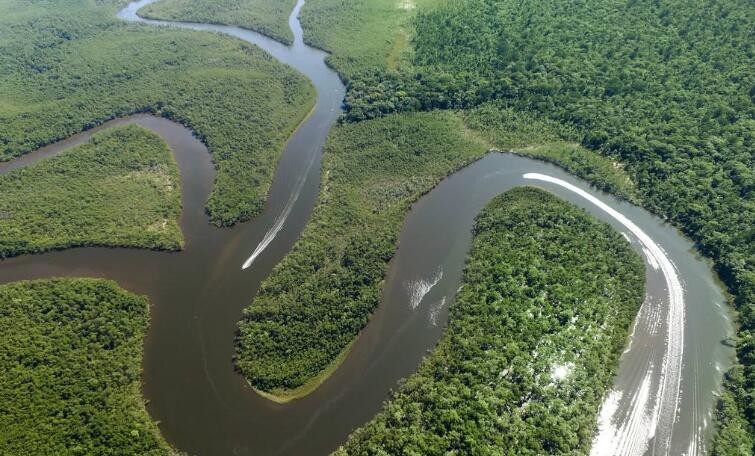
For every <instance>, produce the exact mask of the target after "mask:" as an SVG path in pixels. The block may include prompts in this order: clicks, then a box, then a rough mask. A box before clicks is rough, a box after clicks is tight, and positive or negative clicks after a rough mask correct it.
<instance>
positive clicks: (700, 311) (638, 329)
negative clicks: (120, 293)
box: [0, 0, 733, 455]
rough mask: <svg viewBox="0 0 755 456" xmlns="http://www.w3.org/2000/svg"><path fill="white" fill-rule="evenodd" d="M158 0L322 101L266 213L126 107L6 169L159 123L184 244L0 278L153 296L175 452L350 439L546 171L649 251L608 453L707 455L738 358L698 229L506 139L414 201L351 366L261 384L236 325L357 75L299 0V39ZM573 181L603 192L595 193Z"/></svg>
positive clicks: (282, 166) (33, 259)
mask: <svg viewBox="0 0 755 456" xmlns="http://www.w3.org/2000/svg"><path fill="white" fill-rule="evenodd" d="M153 1H154V0H142V1H139V2H135V3H131V4H129V5H128V6H127V7H125V8H124V9H123V10H122V11H121V12H120V13H119V14H118V16H119V17H120V18H122V19H124V20H128V21H134V22H140V23H144V24H149V26H152V25H158V26H160V25H162V26H172V27H182V28H189V29H194V30H203V31H212V32H220V33H224V34H228V35H232V36H234V37H237V38H240V39H242V40H245V41H247V42H249V43H252V44H254V45H257V46H259V47H261V48H262V49H264V50H265V51H267V52H269V53H270V54H271V55H272V56H273V57H275V58H276V59H278V60H280V61H281V62H283V63H285V64H288V65H290V66H292V67H293V68H295V69H297V70H299V71H300V72H302V73H303V74H304V75H306V76H307V77H308V78H309V79H310V80H311V81H312V82H313V83H314V85H315V87H316V89H317V93H318V98H317V105H316V107H315V110H314V112H313V113H312V115H311V116H310V117H308V118H307V120H305V121H304V122H303V123H302V125H301V126H300V127H299V128H298V129H297V130H296V132H295V133H294V134H293V136H292V137H291V138H290V139H289V141H288V143H287V144H286V147H285V150H284V151H283V154H282V156H281V159H280V161H279V164H278V168H277V171H276V175H275V180H274V182H273V185H272V187H271V190H270V193H269V197H268V201H267V204H266V207H265V210H264V212H263V214H262V215H260V216H259V217H257V218H256V219H254V220H252V221H250V222H246V223H242V224H239V225H238V226H236V227H233V228H227V229H218V228H214V227H212V226H210V225H209V224H208V220H207V217H206V215H205V213H204V203H205V201H206V198H207V196H208V194H209V191H210V189H211V186H212V182H213V179H214V171H213V167H212V163H211V161H210V155H209V153H208V151H207V149H206V147H205V146H204V145H203V144H202V143H201V142H199V141H198V140H197V139H195V138H194V137H193V136H192V134H191V132H190V131H189V130H187V129H186V128H184V127H182V126H180V125H178V124H175V123H173V122H171V121H168V120H166V119H161V118H156V117H153V116H150V115H143V114H139V115H134V116H130V117H127V118H123V119H117V120H114V121H111V122H108V123H106V124H104V125H102V126H100V127H98V128H96V129H94V130H90V131H87V132H84V133H81V134H78V135H75V136H73V137H72V138H69V139H67V140H64V141H61V142H59V143H56V144H53V145H50V146H47V147H45V148H43V149H40V150H39V151H36V152H34V153H32V154H29V155H27V156H24V157H21V158H19V159H17V160H15V161H12V162H8V163H4V164H0V174H3V173H6V172H8V171H9V170H11V169H14V168H18V167H20V166H25V165H28V164H29V163H33V162H34V161H36V160H39V159H43V158H45V157H47V156H51V155H54V154H56V153H58V152H60V151H63V150H65V149H66V148H68V147H70V146H72V145H74V144H77V143H81V142H83V141H85V140H86V139H87V138H89V137H90V136H91V134H92V133H93V132H94V131H96V130H100V129H103V128H109V127H111V126H115V125H120V124H127V123H136V124H139V125H142V126H145V127H147V128H150V129H152V130H153V131H155V132H157V133H158V134H160V135H161V136H162V137H163V138H164V139H165V140H166V141H167V142H168V144H169V145H170V147H171V149H172V150H173V152H174V154H175V156H176V160H177V162H178V164H179V168H180V171H181V181H182V188H183V196H182V198H183V213H182V215H181V219H180V223H181V227H182V229H183V232H184V236H185V238H186V248H185V249H184V250H183V251H182V252H178V253H166V252H153V251H144V250H136V249H108V248H77V249H69V250H65V251H58V252H50V253H45V254H41V255H26V256H21V257H17V258H13V259H9V260H5V261H2V262H0V283H7V282H11V281H15V280H21V279H31V278H42V277H53V276H85V277H108V278H111V279H114V280H116V281H117V282H118V283H119V284H120V285H121V286H123V287H125V288H127V289H129V290H132V291H135V292H137V293H142V294H146V295H148V296H149V298H150V302H151V303H152V313H151V326H150V329H149V333H148V335H147V339H146V341H145V357H144V388H143V390H144V394H145V396H146V398H147V399H148V401H149V403H148V409H149V411H150V413H151V415H152V417H153V418H154V419H155V420H157V421H158V422H159V423H160V429H161V431H162V432H163V434H164V435H165V437H166V438H167V439H168V440H169V441H170V442H171V443H172V444H174V445H175V446H176V447H177V448H178V449H180V450H182V451H185V452H187V453H189V454H198V455H226V454H231V455H268V454H270V455H273V454H286V455H322V454H327V453H328V452H329V451H332V450H334V449H335V448H337V446H338V445H339V444H340V443H342V442H343V441H344V440H345V439H346V437H347V436H348V434H349V432H351V431H352V430H353V429H355V428H356V427H358V426H360V425H361V424H363V423H365V422H366V421H367V420H369V419H370V417H372V416H374V415H375V413H376V412H377V411H378V410H379V409H380V407H381V405H382V402H383V401H384V400H385V399H386V398H387V397H388V395H389V392H390V390H391V389H395V388H396V386H397V384H398V380H399V379H400V378H402V377H407V376H409V375H410V374H411V373H412V372H413V371H415V370H416V368H417V365H418V364H419V362H420V360H421V359H422V357H423V356H424V355H425V354H426V353H427V352H428V350H430V349H432V347H433V346H434V345H435V344H436V342H437V340H438V339H439V337H440V336H441V334H442V332H443V328H444V325H445V322H446V319H447V309H448V306H449V305H450V304H451V302H452V301H453V298H454V295H455V292H456V289H457V288H458V286H459V283H460V279H461V272H462V268H463V265H464V259H465V257H466V254H467V251H468V249H469V246H470V243H471V227H472V224H473V220H474V217H475V216H476V215H477V213H478V212H479V211H480V209H481V208H482V207H483V206H484V205H485V204H486V203H487V202H488V201H489V200H490V199H491V198H492V197H494V196H496V195H498V194H499V193H501V192H503V191H506V190H508V189H510V188H513V187H516V186H520V185H537V186H540V187H543V188H545V189H547V190H548V191H551V192H553V193H554V194H556V195H558V196H560V197H561V198H563V199H565V200H568V201H571V202H573V203H575V204H577V205H579V206H582V207H584V208H585V209H587V210H588V211H589V212H591V213H592V214H594V215H595V216H596V217H598V218H600V219H602V220H605V221H606V222H608V223H610V224H612V225H613V226H614V227H615V228H616V229H617V230H618V231H620V232H622V233H625V235H626V237H627V239H628V240H629V241H630V242H631V243H632V245H633V246H634V247H635V248H636V249H637V251H638V252H640V253H641V254H643V256H644V257H645V259H646V265H647V296H646V299H645V303H644V304H643V307H642V309H641V310H640V313H639V315H638V317H637V320H636V322H635V326H634V330H633V334H632V337H631V339H630V340H629V341H628V346H627V349H626V351H625V353H624V355H623V356H622V360H621V365H620V370H619V373H618V376H617V379H616V381H615V384H614V387H613V389H612V391H611V393H610V394H609V395H608V398H607V400H606V402H605V403H604V406H603V413H602V416H601V420H600V432H599V435H598V436H597V437H596V441H595V445H594V453H596V454H646V453H647V454H650V453H653V454H656V455H660V454H698V453H699V454H701V453H703V452H704V446H705V442H706V441H707V439H708V438H709V436H710V433H711V411H712V408H713V405H714V401H715V392H716V391H717V390H718V388H719V384H720V381H721V377H722V371H723V370H725V369H726V368H727V367H728V366H729V363H730V359H731V356H732V350H731V349H730V348H729V347H727V346H726V345H724V344H723V341H724V340H725V339H727V337H729V336H730V335H731V334H732V332H733V330H732V326H731V323H730V322H729V316H728V310H727V308H726V305H725V296H724V294H723V292H722V289H721V287H720V285H719V284H718V283H717V282H716V279H715V275H714V274H713V272H712V271H711V268H710V265H709V264H708V262H706V261H704V260H703V259H701V258H699V257H698V256H697V255H696V253H695V251H694V249H693V245H692V244H691V242H689V241H688V240H686V239H685V238H684V237H682V236H681V235H680V234H679V233H678V232H677V231H676V230H675V229H673V228H672V227H670V226H669V225H668V224H665V223H663V222H662V221H661V220H660V219H658V218H657V217H655V216H653V215H651V214H649V213H648V212H647V211H645V210H643V209H641V208H638V207H636V206H633V205H631V204H629V203H626V202H622V201H619V200H617V199H616V198H613V197H611V196H610V195H607V194H604V193H602V192H599V191H596V190H595V189H593V188H591V187H590V186H589V185H588V184H586V183H585V182H583V181H581V180H579V179H576V178H575V177H573V176H571V175H569V174H568V173H566V172H565V171H563V170H562V169H560V168H557V167H555V166H553V165H550V164H547V163H543V162H540V161H536V160H532V159H528V158H523V157H520V156H516V155H513V154H509V153H498V152H491V153H489V154H488V155H486V156H485V157H484V158H483V159H481V160H479V161H477V162H475V163H473V164H471V165H469V166H468V167H466V168H464V169H462V170H460V171H458V172H457V173H455V174H453V175H452V176H450V177H449V178H447V179H445V180H444V181H442V182H441V183H440V184H439V185H438V186H437V187H436V188H435V189H434V190H433V191H432V192H430V193H429V194H427V195H426V196H424V197H423V198H422V199H420V200H419V201H418V202H417V203H416V204H415V205H414V206H413V208H412V210H411V211H410V213H409V214H408V216H407V218H406V220H405V222H404V226H403V229H402V232H401V235H400V247H399V250H398V252H397V254H396V256H395V257H394V259H393V260H392V262H391V265H390V270H389V273H388V277H387V278H386V282H385V286H384V290H383V302H382V304H381V306H380V307H379V308H378V310H377V312H376V313H375V315H374V316H373V317H372V319H371V321H370V323H369V325H368V326H367V327H366V328H365V329H364V330H363V331H362V333H361V334H360V336H359V338H358V340H357V341H356V343H355V344H354V345H353V348H352V351H351V352H350V354H349V355H348V357H347V359H346V360H345V362H344V363H343V364H342V366H341V367H340V368H339V369H338V370H337V371H336V372H335V373H334V374H333V375H332V376H331V377H330V378H329V379H328V380H327V381H325V383H323V385H322V386H320V387H319V388H318V389H317V390H316V391H315V392H314V393H312V394H311V395H309V396H307V397H305V398H303V399H300V400H296V401H293V402H291V403H288V404H285V405H279V404H275V403H273V402H270V401H268V400H266V399H263V398H262V397H260V396H258V395H257V394H255V393H254V391H253V390H252V389H251V388H250V387H249V386H248V385H247V384H246V383H245V381H244V380H243V379H242V378H241V377H240V376H239V375H238V374H237V373H236V371H235V370H234V367H233V361H232V357H233V354H234V334H235V330H236V322H237V321H238V320H239V318H240V317H241V311H242V309H243V308H244V307H245V306H246V305H248V304H249V303H250V302H251V300H252V298H253V297H254V296H255V294H256V292H257V289H258V287H259V284H260V282H261V281H262V280H263V279H264V278H265V277H266V276H267V275H268V274H269V273H270V271H271V269H272V268H273V266H274V265H275V264H276V263H277V262H278V261H280V260H281V258H283V256H284V255H285V254H286V253H287V252H288V251H289V250H290V248H291V247H292V246H293V244H294V243H295V242H296V240H297V238H298V237H299V235H300V233H301V232H302V230H303V229H304V226H305V224H306V222H307V220H308V219H309V216H310V214H311V212H312V209H313V207H314V203H315V200H316V197H317V193H318V184H319V175H320V159H321V153H322V146H323V144H324V142H325V138H326V136H327V134H328V132H329V130H330V128H331V126H332V125H333V124H334V122H335V120H336V119H337V117H338V116H339V115H340V113H341V110H340V106H341V102H342V100H343V97H344V92H345V89H344V87H343V84H342V83H341V81H340V79H339V78H338V76H337V74H336V73H335V72H333V71H332V70H331V69H329V68H328V67H327V66H326V65H325V63H324V58H325V57H326V54H325V53H324V52H322V51H319V50H316V49H313V48H310V47H308V46H306V45H305V44H303V41H302V29H301V27H300V25H299V21H298V13H299V11H300V9H301V7H302V5H303V1H302V0H300V1H299V2H298V4H297V5H296V7H295V9H294V11H293V13H292V14H291V17H290V19H289V24H290V26H291V28H292V30H293V32H294V36H295V41H294V44H293V45H292V46H291V47H286V46H284V45H282V44H280V43H278V42H276V41H274V40H272V39H270V38H268V37H265V36H262V35H260V34H258V33H255V32H252V31H248V30H244V29H241V28H238V27H229V26H220V25H211V24H195V23H173V22H164V21H152V20H144V19H141V18H139V17H138V16H137V15H136V11H138V10H139V8H141V7H143V6H144V5H146V4H148V3H151V2H153ZM144 26H148V25H144ZM532 173H535V174H532ZM525 175H527V178H525ZM535 175H542V176H546V177H547V179H542V178H533V177H535ZM554 179H558V180H560V181H557V180H554ZM564 184H568V185H564ZM572 186H573V187H572ZM575 189H576V190H578V191H579V192H586V194H587V195H589V196H590V197H592V198H597V199H598V200H599V201H598V204H596V202H595V201H591V200H589V199H588V198H586V197H585V194H580V193H579V192H578V191H575ZM600 205H606V206H607V207H609V208H610V209H612V210H613V211H615V213H618V214H621V216H623V217H625V218H626V219H628V220H629V221H631V222H632V224H633V225H634V226H635V227H636V228H637V230H639V231H640V232H641V233H643V234H644V235H646V236H647V238H649V239H651V240H652V242H653V243H654V245H656V246H657V248H658V251H657V252H655V255H652V254H651V252H649V250H648V246H647V244H643V242H642V239H641V238H642V236H641V235H640V236H638V234H637V232H636V231H633V230H632V229H630V228H628V226H627V224H626V223H623V222H622V221H621V220H620V219H618V218H616V217H615V216H612V215H611V214H610V213H609V212H607V211H606V210H605V208H604V207H601V206H600ZM262 247H264V248H262ZM659 252H660V253H659ZM658 255H661V256H662V257H665V258H666V259H667V260H668V262H669V264H670V265H671V266H670V267H671V268H672V270H673V271H674V273H675V274H676V276H677V277H678V279H679V281H680V285H681V288H682V289H681V290H680V291H679V292H680V293H681V298H680V299H681V302H677V305H670V304H669V303H670V301H672V300H673V295H674V290H672V289H670V287H669V283H670V282H669V280H668V274H667V273H668V270H667V268H666V269H664V268H663V267H661V265H659V263H658ZM252 257H253V258H252ZM242 265H245V266H248V267H247V268H246V269H242ZM667 266H668V265H667ZM671 288H673V286H672V287H671ZM680 306H681V307H680ZM677 371H678V372H677ZM674 384H676V385H677V387H676V388H674V387H673V385H674ZM669 385H671V386H669ZM672 396H673V397H672ZM604 451H605V452H604Z"/></svg>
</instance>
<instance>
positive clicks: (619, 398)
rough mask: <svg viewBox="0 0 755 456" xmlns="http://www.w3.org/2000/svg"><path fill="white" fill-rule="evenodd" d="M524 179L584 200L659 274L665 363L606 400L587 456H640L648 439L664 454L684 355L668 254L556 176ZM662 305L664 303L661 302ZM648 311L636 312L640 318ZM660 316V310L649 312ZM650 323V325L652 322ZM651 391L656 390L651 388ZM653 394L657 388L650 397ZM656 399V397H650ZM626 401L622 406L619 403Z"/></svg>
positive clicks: (680, 300)
mask: <svg viewBox="0 0 755 456" xmlns="http://www.w3.org/2000/svg"><path fill="white" fill-rule="evenodd" d="M523 177H524V178H525V179H533V180H539V181H545V182H550V183H553V184H556V185H559V186H561V187H564V188H566V189H568V190H570V191H572V192H574V193H576V194H577V195H579V196H581V197H583V198H585V199H586V200H588V201H589V202H590V203H592V204H594V205H595V206H597V207H598V208H600V209H601V210H603V211H605V212H606V213H607V214H608V215H610V216H611V217H613V218H614V219H616V220H617V221H619V222H620V223H621V224H622V225H624V226H625V227H626V228H627V229H628V230H629V231H630V232H631V233H632V234H633V235H634V236H635V237H636V238H637V239H638V240H639V242H640V244H641V245H642V250H643V252H644V253H645V255H646V257H647V261H648V263H649V264H650V265H651V267H652V268H653V269H660V271H661V273H662V274H663V277H664V279H665V281H666V288H667V290H668V302H667V303H666V309H665V311H666V312H667V315H666V331H665V334H663V335H662V337H665V341H664V343H665V346H664V347H663V349H664V354H663V362H662V364H661V366H660V369H656V368H655V366H653V364H652V363H648V364H647V367H646V370H645V372H644V373H643V375H642V380H641V381H640V382H639V384H636V385H632V387H631V388H626V390H625V391H616V390H612V391H611V392H609V394H608V395H607V396H606V398H605V399H604V401H603V405H602V407H601V412H600V415H599V419H598V434H597V435H596V437H595V439H594V440H593V443H592V448H591V451H590V454H591V455H592V456H600V455H630V456H635V455H641V454H643V453H645V452H646V451H648V449H649V447H650V443H651V440H653V439H655V440H654V442H653V454H655V455H668V454H669V452H670V443H671V435H672V431H673V426H674V422H675V420H676V412H677V408H678V405H679V398H680V394H681V389H680V384H681V377H682V355H683V352H684V318H685V317H684V311H685V309H684V290H683V288H682V284H681V282H680V280H679V277H678V275H677V271H676V268H675V267H674V265H673V263H672V262H671V260H669V258H668V256H667V255H666V253H665V252H664V251H663V249H661V247H660V246H658V244H656V243H655V242H654V241H653V240H652V239H651V238H650V237H649V236H648V235H647V234H645V232H644V231H642V230H641V229H640V228H639V227H638V226H637V225H635V224H634V223H633V222H632V221H631V220H629V219H628V218H627V217H625V216H624V215H622V214H621V213H619V212H618V211H616V210H614V209H612V208H611V207H610V206H608V205H607V204H605V203H604V202H602V201H601V200H599V199H598V198H596V197H594V196H593V195H591V194H589V193H588V192H586V191H584V190H582V189H580V188H578V187H576V186H574V185H572V184H570V183H568V182H566V181H563V180H561V179H557V178H555V177H551V176H548V175H545V174H540V173H527V174H524V176H523ZM654 301H656V302H655V304H656V305H658V304H660V305H663V302H657V301H659V300H651V299H646V300H645V302H644V303H643V307H646V306H649V305H653V304H654ZM660 301H662V300H660ZM643 310H644V311H647V310H648V309H640V313H638V318H639V315H640V314H642V313H643ZM653 310H654V311H655V312H654V311H652V310H651V312H650V313H651V314H659V313H660V311H661V310H662V309H653ZM650 323H651V324H652V322H650ZM654 386H655V388H653V387H654ZM653 389H656V392H655V394H653ZM653 396H655V397H653ZM620 402H625V403H626V406H625V407H620V406H619V403H620Z"/></svg>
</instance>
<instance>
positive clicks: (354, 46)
mask: <svg viewBox="0 0 755 456" xmlns="http://www.w3.org/2000/svg"><path fill="white" fill-rule="evenodd" d="M435 2H437V0H308V1H307V2H306V3H305V4H304V7H303V8H302V13H301V24H302V27H303V28H304V41H306V42H307V43H308V44H310V45H312V46H315V47H318V48H321V49H324V50H326V51H328V52H330V53H331V55H330V57H329V58H328V62H329V63H330V64H331V65H332V66H333V67H334V68H335V69H336V70H337V71H338V72H339V73H340V74H341V76H342V77H343V78H344V79H346V80H352V79H361V74H362V73H363V72H372V71H374V70H375V69H386V68H394V69H395V67H396V66H397V64H398V61H399V60H402V59H401V58H400V57H401V56H402V55H403V54H404V52H406V51H407V49H406V44H407V31H406V28H407V25H408V22H409V20H410V19H411V18H412V17H413V16H414V14H415V12H416V8H417V6H418V4H419V5H424V4H428V5H429V4H433V3H435Z"/></svg>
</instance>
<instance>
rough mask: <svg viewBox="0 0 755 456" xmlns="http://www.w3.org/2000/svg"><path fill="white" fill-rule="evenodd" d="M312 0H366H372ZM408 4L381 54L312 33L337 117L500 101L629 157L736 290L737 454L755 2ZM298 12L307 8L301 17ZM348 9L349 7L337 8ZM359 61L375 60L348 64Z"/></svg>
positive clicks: (751, 299) (746, 438) (753, 181)
mask: <svg viewBox="0 0 755 456" xmlns="http://www.w3.org/2000/svg"><path fill="white" fill-rule="evenodd" d="M311 3H313V4H317V3H319V4H321V5H331V4H335V3H340V4H343V5H348V8H345V9H349V10H350V9H351V8H354V9H355V10H363V9H365V8H366V6H365V4H366V3H367V2H365V1H364V0H313V1H312V2H311ZM410 3H411V2H410ZM414 5H415V6H416V10H415V11H414V12H413V13H411V14H408V15H406V16H407V17H406V18H404V19H401V18H399V13H398V12H397V11H396V10H395V9H394V10H393V12H391V13H387V12H386V13H385V14H384V15H383V16H381V18H382V19H381V20H382V21H383V23H384V24H392V25H393V29H392V30H391V31H390V32H388V33H386V34H385V35H384V36H385V37H386V39H387V40H388V41H390V43H389V44H386V45H384V46H383V48H382V50H383V53H382V55H381V56H380V58H373V59H364V58H363V57H364V53H363V52H362V51H361V49H360V47H359V46H358V45H355V44H352V43H349V42H348V41H346V40H338V39H329V40H321V41H322V42H323V43H325V44H326V49H328V50H330V51H332V52H333V53H334V57H333V59H332V62H333V63H334V64H335V65H336V67H338V68H339V71H342V73H344V74H345V75H346V76H347V78H348V81H349V92H348V93H347V101H346V109H347V114H346V120H348V121H352V122H354V121H361V120H363V119H368V118H373V117H378V116H383V115H386V114H389V113H392V112H396V111H407V110H408V111H413V110H429V109H454V110H462V112H465V113H466V112H467V111H468V110H470V109H472V110H477V113H476V114H474V115H473V116H472V118H473V119H474V121H475V124H476V125H478V126H485V125H489V126H490V128H491V129H493V130H500V127H499V126H497V125H496V123H497V121H496V119H497V118H498V117H499V115H498V114H497V113H496V110H504V111H508V110H514V111H516V112H517V113H524V114H525V115H528V116H532V117H533V118H535V119H538V121H540V122H545V123H547V124H553V123H555V124H556V125H558V127H556V128H555V131H557V132H558V134H559V135H560V137H561V139H564V140H567V141H575V142H578V143H580V144H582V145H583V146H585V147H587V148H589V149H592V150H594V151H597V152H599V153H601V154H603V155H605V156H607V157H610V158H612V159H614V160H616V161H617V162H618V163H619V164H620V165H621V166H624V167H625V169H626V171H627V172H628V174H629V175H630V176H631V178H632V181H633V182H634V183H635V184H636V187H637V192H638V196H639V198H637V199H635V201H638V202H641V203H642V204H643V205H644V206H645V207H647V208H649V209H651V210H652V211H654V212H656V213H658V214H660V215H662V216H664V217H666V218H667V219H668V220H670V221H671V222H672V223H674V224H675V225H676V226H678V227H680V228H682V229H683V231H684V232H685V233H686V234H687V235H689V236H690V237H691V238H692V239H693V240H694V241H695V242H696V243H697V246H698V248H699V249H700V250H701V251H702V252H703V253H704V254H705V255H707V256H709V257H711V258H713V259H714V260H715V265H716V269H717V271H718V272H719V274H720V276H721V277H722V278H723V280H724V281H725V282H726V284H727V285H728V287H729V289H730V290H731V291H732V292H733V301H734V305H735V307H736V308H737V310H738V311H739V323H740V324H741V328H740V331H739V334H738V338H737V341H736V343H737V347H738V349H737V352H738V358H739V364H738V365H736V366H735V367H734V368H733V369H732V371H731V372H729V373H728V374H727V380H726V382H727V387H726V388H725V391H724V392H723V401H722V402H721V407H720V409H719V414H718V416H719V422H720V423H721V425H722V431H721V432H720V433H719V438H717V440H716V445H715V447H716V449H715V451H717V452H719V453H721V454H740V453H741V452H742V451H743V450H742V449H743V448H746V449H751V448H753V445H755V439H753V438H752V436H753V435H755V222H754V221H755V193H754V192H753V190H754V188H755V155H754V154H753V151H754V150H755V118H754V117H753V116H754V114H755V71H753V68H755V49H753V46H755V34H754V32H753V31H754V30H755V8H753V5H752V2H749V1H746V0H717V1H703V0H695V1H692V2H687V1H679V0H663V1H657V0H631V1H619V0H592V1H576V2H538V1H534V0H524V1H509V0H470V1H464V2H458V1H443V0H440V1H437V2H417V3H414ZM323 8H324V7H315V6H312V7H311V9H307V8H305V9H304V20H305V23H306V21H307V20H310V21H311V22H317V21H320V22H325V23H330V24H334V23H338V21H339V20H342V19H339V18H327V17H319V16H317V11H319V10H320V9H323ZM308 11H310V13H309V14H311V15H313V16H315V18H313V19H307V13H308ZM330 11H331V13H335V11H336V10H335V9H334V8H331V9H330ZM353 16H354V12H353V10H351V11H350V12H348V13H342V14H341V18H343V17H353ZM389 16H390V17H391V18H392V19H391V20H388V19H386V18H387V17H389ZM363 20H364V21H366V22H370V19H369V18H365V19H363ZM355 28H359V27H355ZM311 34H312V37H313V38H312V39H314V40H320V38H318V37H319V36H320V35H322V34H325V35H326V37H333V36H337V34H338V32H333V31H326V32H322V31H313V32H311ZM402 43H405V44H404V45H402ZM402 46H403V47H405V48H406V49H405V50H404V51H403V52H402V53H401V56H402V58H401V59H400V62H399V64H398V65H396V64H392V57H391V53H392V52H394V50H395V48H396V47H402ZM365 61H367V62H371V64H369V63H368V64H363V65H360V66H355V65H351V64H350V63H351V62H365ZM342 62H345V63H342ZM478 107H480V108H478ZM482 107H485V109H484V110H483V111H479V109H482ZM463 115H464V116H465V117H466V118H469V117H470V116H469V115H468V114H463ZM485 116H491V119H490V120H486V119H485ZM483 136H486V137H489V136H490V135H489V134H483ZM745 451H755V449H753V450H745Z"/></svg>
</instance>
